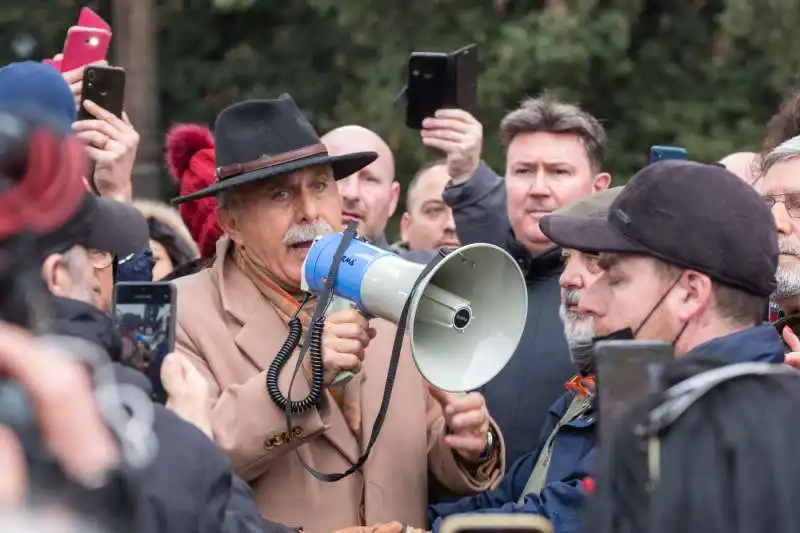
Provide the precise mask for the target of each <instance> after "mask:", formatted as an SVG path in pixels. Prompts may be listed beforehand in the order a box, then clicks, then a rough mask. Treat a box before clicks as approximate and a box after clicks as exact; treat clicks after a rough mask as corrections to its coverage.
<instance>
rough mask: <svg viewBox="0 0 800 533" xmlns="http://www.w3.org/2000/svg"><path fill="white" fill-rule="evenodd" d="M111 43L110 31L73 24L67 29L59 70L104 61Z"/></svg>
mask: <svg viewBox="0 0 800 533" xmlns="http://www.w3.org/2000/svg"><path fill="white" fill-rule="evenodd" d="M110 45H111V32H109V31H106V30H103V29H99V28H85V27H82V26H74V27H72V28H70V29H69V30H68V31H67V39H66V41H65V42H64V51H63V52H62V53H63V55H64V57H63V58H62V59H61V71H62V72H67V71H70V70H74V69H76V68H80V67H85V66H86V65H89V64H90V63H96V62H97V61H104V60H105V59H106V57H107V56H108V47H109V46H110Z"/></svg>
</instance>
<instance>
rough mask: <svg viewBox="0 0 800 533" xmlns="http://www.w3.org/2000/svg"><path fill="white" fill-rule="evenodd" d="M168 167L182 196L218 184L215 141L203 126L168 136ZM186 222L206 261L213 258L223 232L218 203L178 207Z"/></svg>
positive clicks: (180, 129) (180, 128) (211, 200)
mask: <svg viewBox="0 0 800 533" xmlns="http://www.w3.org/2000/svg"><path fill="white" fill-rule="evenodd" d="M167 165H168V166H169V170H170V173H171V174H172V177H173V178H175V180H177V181H178V183H180V195H181V196H184V195H186V194H190V193H193V192H195V191H199V190H200V189H204V188H206V187H208V186H209V185H212V184H213V183H214V181H215V173H216V165H215V163H214V137H213V136H212V135H211V130H209V129H208V128H207V127H205V126H201V125H199V124H178V125H176V126H173V127H172V128H170V130H169V132H167ZM178 211H179V212H180V214H181V218H183V222H184V223H185V224H186V226H187V227H188V228H189V232H190V233H191V234H192V237H193V238H194V240H195V241H197V245H198V247H199V248H200V254H201V255H202V256H203V257H206V258H207V257H213V256H214V253H215V250H216V244H217V240H218V239H219V238H220V237H221V236H222V230H221V229H220V227H219V224H217V200H216V198H214V197H213V196H212V197H209V198H203V199H202V200H196V201H194V202H187V203H184V204H181V205H180V206H179V207H178Z"/></svg>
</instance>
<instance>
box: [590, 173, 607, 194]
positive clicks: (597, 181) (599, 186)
mask: <svg viewBox="0 0 800 533" xmlns="http://www.w3.org/2000/svg"><path fill="white" fill-rule="evenodd" d="M610 186H611V174H609V173H608V172H601V173H600V174H598V175H596V176H595V177H594V179H593V180H592V189H594V192H600V191H604V190H606V189H608V188H609V187H610Z"/></svg>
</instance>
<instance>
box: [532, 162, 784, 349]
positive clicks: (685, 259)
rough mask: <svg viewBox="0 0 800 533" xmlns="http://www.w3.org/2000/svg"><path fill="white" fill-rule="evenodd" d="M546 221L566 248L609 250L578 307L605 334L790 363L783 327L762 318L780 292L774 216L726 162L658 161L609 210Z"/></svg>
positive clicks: (546, 230) (546, 226) (550, 234)
mask: <svg viewBox="0 0 800 533" xmlns="http://www.w3.org/2000/svg"><path fill="white" fill-rule="evenodd" d="M541 227H542V231H543V232H544V233H545V235H547V236H548V237H549V238H550V239H552V240H553V242H555V243H557V244H559V245H560V246H563V247H564V248H573V249H576V250H581V251H584V252H591V253H599V254H600V261H599V265H600V267H601V268H602V269H603V271H604V273H603V275H602V276H601V277H600V278H599V279H598V280H597V281H596V282H595V283H594V284H593V285H592V286H591V287H590V288H589V289H588V290H587V291H586V293H585V295H584V296H583V298H582V299H581V301H580V305H579V310H580V311H581V312H584V313H587V314H590V315H591V316H593V317H594V325H595V331H596V333H597V334H598V335H600V336H604V337H611V338H620V339H624V338H628V339H630V338H637V339H653V340H656V339H657V340H668V341H670V342H672V343H673V345H674V347H675V353H676V355H677V356H683V355H685V354H687V353H689V352H692V353H700V354H704V355H710V356H719V357H723V358H725V359H726V360H729V361H731V362H740V361H773V362H783V344H782V342H781V339H780V337H779V336H778V335H777V333H776V332H775V329H774V328H773V327H772V326H770V325H759V324H760V323H761V322H762V318H763V316H764V312H765V309H766V306H767V301H768V298H769V295H770V294H771V293H772V292H773V291H774V290H775V270H776V268H777V265H778V237H777V232H776V230H775V223H774V221H773V219H772V214H771V213H770V210H769V208H768V206H767V205H766V203H765V202H764V200H763V199H762V198H761V197H759V195H758V194H757V193H756V192H755V191H754V190H753V189H752V187H750V186H748V185H747V184H746V183H744V182H743V181H742V180H740V179H739V178H737V177H736V176H735V175H734V174H732V173H730V172H728V171H727V170H725V169H724V168H722V167H719V166H716V165H703V164H700V163H695V162H690V161H663V162H659V163H655V164H653V165H650V166H648V167H646V168H644V169H643V170H641V171H640V172H639V173H637V174H636V175H635V176H634V177H633V178H632V179H631V180H630V182H629V183H628V184H627V186H626V187H625V190H624V191H623V192H622V193H621V194H620V195H619V196H618V197H617V198H616V200H615V201H614V202H613V203H612V204H611V207H610V210H609V213H608V216H607V217H606V218H603V219H597V218H594V219H591V218H588V217H580V216H570V215H550V216H547V217H544V218H543V219H542V222H541Z"/></svg>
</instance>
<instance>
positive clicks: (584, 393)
mask: <svg viewBox="0 0 800 533" xmlns="http://www.w3.org/2000/svg"><path fill="white" fill-rule="evenodd" d="M564 388H565V389H566V390H568V391H570V392H572V393H573V394H575V395H576V396H580V397H584V398H588V397H589V396H591V395H592V394H594V392H595V389H596V380H595V377H594V376H584V375H583V374H575V375H574V376H572V377H571V378H570V379H569V380H568V381H567V382H566V383H564Z"/></svg>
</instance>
